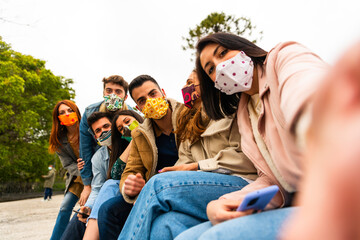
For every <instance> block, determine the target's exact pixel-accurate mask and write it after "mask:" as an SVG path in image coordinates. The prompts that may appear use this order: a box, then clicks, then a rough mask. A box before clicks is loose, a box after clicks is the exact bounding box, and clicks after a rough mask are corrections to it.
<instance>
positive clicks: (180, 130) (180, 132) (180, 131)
mask: <svg viewBox="0 0 360 240" xmlns="http://www.w3.org/2000/svg"><path fill="white" fill-rule="evenodd" d="M198 101H200V99H198ZM201 112H202V106H201V107H199V108H195V107H193V108H187V107H183V109H182V110H181V112H180V114H179V117H178V119H177V121H176V125H177V126H176V131H175V133H176V134H177V137H178V139H179V141H180V142H185V141H186V140H189V141H190V143H194V142H196V141H197V140H199V139H200V135H201V134H202V133H203V132H204V131H205V130H206V127H207V125H208V123H209V118H208V117H207V116H205V117H204V116H202V114H205V113H204V112H203V113H201Z"/></svg>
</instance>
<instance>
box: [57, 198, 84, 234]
mask: <svg viewBox="0 0 360 240" xmlns="http://www.w3.org/2000/svg"><path fill="white" fill-rule="evenodd" d="M78 199H79V198H78V197H77V196H76V195H74V194H73V193H71V192H67V193H66V194H65V196H64V199H63V201H62V203H61V206H60V211H59V213H58V216H57V218H56V223H55V226H54V229H53V232H52V235H51V238H50V239H51V240H54V239H60V238H61V236H62V234H63V232H64V231H65V228H66V226H67V225H68V223H69V219H70V216H71V213H72V210H73V208H74V206H75V204H76V202H77V201H78Z"/></svg>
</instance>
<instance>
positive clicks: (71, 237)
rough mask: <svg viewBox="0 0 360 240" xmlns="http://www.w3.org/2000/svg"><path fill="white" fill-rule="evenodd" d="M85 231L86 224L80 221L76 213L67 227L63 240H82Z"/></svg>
mask: <svg viewBox="0 0 360 240" xmlns="http://www.w3.org/2000/svg"><path fill="white" fill-rule="evenodd" d="M79 210H80V209H79ZM85 230H86V224H85V223H83V222H81V221H79V219H78V217H77V214H76V213H75V214H74V216H73V217H72V218H71V220H70V222H69V224H68V225H67V227H66V229H65V231H64V233H63V235H62V237H61V240H81V239H83V237H84V234H85Z"/></svg>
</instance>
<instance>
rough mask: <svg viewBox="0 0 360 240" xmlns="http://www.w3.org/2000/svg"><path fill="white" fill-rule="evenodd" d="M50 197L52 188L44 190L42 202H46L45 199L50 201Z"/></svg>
mask: <svg viewBox="0 0 360 240" xmlns="http://www.w3.org/2000/svg"><path fill="white" fill-rule="evenodd" d="M51 196H52V188H45V192H44V200H46V199H47V198H49V199H51Z"/></svg>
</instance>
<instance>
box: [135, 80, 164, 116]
mask: <svg viewBox="0 0 360 240" xmlns="http://www.w3.org/2000/svg"><path fill="white" fill-rule="evenodd" d="M163 96H165V97H166V95H165V92H164V90H163V89H162V90H160V89H159V87H158V86H157V85H156V84H155V83H153V82H151V81H146V82H144V83H143V85H141V86H140V87H137V88H134V89H133V91H132V97H133V100H134V102H135V103H136V105H137V107H138V108H139V110H140V111H142V109H143V108H144V106H145V103H146V99H148V98H159V97H163Z"/></svg>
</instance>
